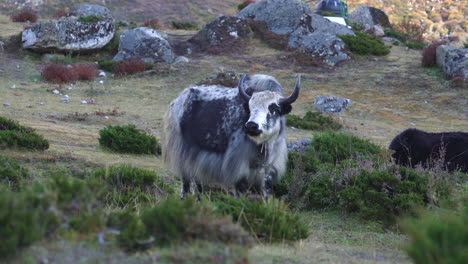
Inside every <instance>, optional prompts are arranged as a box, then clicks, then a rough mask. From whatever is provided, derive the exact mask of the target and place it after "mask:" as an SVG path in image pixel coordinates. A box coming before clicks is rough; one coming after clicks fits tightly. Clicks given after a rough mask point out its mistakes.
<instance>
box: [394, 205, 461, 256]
mask: <svg viewBox="0 0 468 264" xmlns="http://www.w3.org/2000/svg"><path fill="white" fill-rule="evenodd" d="M466 223H468V207H466V204H465V208H464V209H463V210H462V211H461V212H450V211H445V210H442V211H441V212H438V213H436V212H432V213H428V212H426V213H421V214H420V215H419V217H417V218H412V219H407V220H406V221H405V222H403V226H404V228H403V229H404V232H405V233H406V234H407V235H408V236H409V240H410V242H409V245H408V246H407V247H406V248H405V251H406V253H407V254H408V255H409V256H410V258H411V259H412V260H413V261H414V263H416V264H423V263H424V264H436V263H453V264H457V263H459V264H462V263H466V260H467V259H468V252H467V250H466V249H467V248H468V226H467V225H466Z"/></svg>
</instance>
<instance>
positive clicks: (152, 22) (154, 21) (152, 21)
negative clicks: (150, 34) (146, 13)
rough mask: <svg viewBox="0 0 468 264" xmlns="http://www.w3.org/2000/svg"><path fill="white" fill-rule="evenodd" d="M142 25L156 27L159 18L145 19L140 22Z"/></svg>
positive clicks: (157, 26)
mask: <svg viewBox="0 0 468 264" xmlns="http://www.w3.org/2000/svg"><path fill="white" fill-rule="evenodd" d="M141 26H142V27H149V28H152V29H158V28H159V20H158V19H157V18H153V19H148V20H145V22H143V24H141Z"/></svg>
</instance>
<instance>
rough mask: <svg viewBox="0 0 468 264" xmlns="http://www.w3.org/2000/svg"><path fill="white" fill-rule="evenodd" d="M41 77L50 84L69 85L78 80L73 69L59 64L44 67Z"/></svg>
mask: <svg viewBox="0 0 468 264" xmlns="http://www.w3.org/2000/svg"><path fill="white" fill-rule="evenodd" d="M41 75H42V77H43V78H44V79H45V80H46V81H47V82H51V83H58V84H63V83H71V82H76V81H77V80H78V73H77V72H76V71H74V70H73V67H71V66H67V65H61V64H49V65H46V66H45V67H44V68H43V69H42V72H41Z"/></svg>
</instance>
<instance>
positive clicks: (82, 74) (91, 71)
mask: <svg viewBox="0 0 468 264" xmlns="http://www.w3.org/2000/svg"><path fill="white" fill-rule="evenodd" d="M72 69H73V70H74V71H75V72H76V74H77V75H78V80H83V81H92V80H94V77H95V76H96V75H97V67H96V65H94V64H75V65H73V66H72Z"/></svg>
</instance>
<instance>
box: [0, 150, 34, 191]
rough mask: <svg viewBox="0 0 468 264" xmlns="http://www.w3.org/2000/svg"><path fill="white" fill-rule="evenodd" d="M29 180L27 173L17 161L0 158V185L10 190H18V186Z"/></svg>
mask: <svg viewBox="0 0 468 264" xmlns="http://www.w3.org/2000/svg"><path fill="white" fill-rule="evenodd" d="M28 178H29V172H28V170H27V169H26V168H24V167H22V166H21V165H20V164H19V163H18V161H16V160H14V159H11V158H4V157H1V156H0V183H3V184H5V185H6V186H8V187H9V188H10V189H11V190H15V191H17V190H19V189H20V184H21V183H22V182H23V181H24V180H26V179H28Z"/></svg>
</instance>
